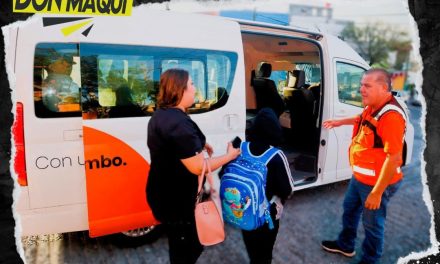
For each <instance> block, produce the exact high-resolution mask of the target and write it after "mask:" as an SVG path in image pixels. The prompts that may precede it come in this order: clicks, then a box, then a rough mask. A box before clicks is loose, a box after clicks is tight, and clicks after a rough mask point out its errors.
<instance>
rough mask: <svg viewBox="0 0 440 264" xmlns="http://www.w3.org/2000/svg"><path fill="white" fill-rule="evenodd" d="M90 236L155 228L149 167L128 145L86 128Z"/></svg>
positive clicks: (85, 146) (85, 149) (85, 153)
mask: <svg viewBox="0 0 440 264" xmlns="http://www.w3.org/2000/svg"><path fill="white" fill-rule="evenodd" d="M83 135H84V155H85V160H86V162H85V165H84V166H85V169H86V184H87V206H88V217H89V232H90V237H97V236H102V235H107V234H112V233H117V232H122V231H127V230H130V229H135V228H140V227H146V226H151V225H156V224H158V223H159V222H158V221H157V220H156V219H155V218H154V216H153V214H152V212H151V209H150V207H149V205H148V204H147V200H146V194H145V186H146V183H147V177H148V172H149V170H150V165H149V164H148V162H147V161H146V160H145V159H144V158H143V157H142V156H141V155H139V153H137V152H136V151H135V150H134V149H133V148H131V147H130V146H128V145H127V144H126V143H124V142H123V141H121V140H120V139H117V138H115V137H113V136H111V135H109V134H106V133H104V132H102V131H99V130H96V129H93V128H90V127H86V126H83Z"/></svg>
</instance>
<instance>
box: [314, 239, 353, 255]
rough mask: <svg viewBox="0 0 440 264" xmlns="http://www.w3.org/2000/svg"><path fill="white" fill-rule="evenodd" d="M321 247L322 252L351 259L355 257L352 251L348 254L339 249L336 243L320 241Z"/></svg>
mask: <svg viewBox="0 0 440 264" xmlns="http://www.w3.org/2000/svg"><path fill="white" fill-rule="evenodd" d="M321 246H322V248H323V249H324V250H326V251H328V252H331V253H339V254H342V255H344V256H346V257H350V258H351V257H353V256H354V255H356V252H355V251H354V250H353V251H352V252H348V251H345V250H343V249H342V248H341V247H339V245H338V243H337V242H336V241H322V242H321Z"/></svg>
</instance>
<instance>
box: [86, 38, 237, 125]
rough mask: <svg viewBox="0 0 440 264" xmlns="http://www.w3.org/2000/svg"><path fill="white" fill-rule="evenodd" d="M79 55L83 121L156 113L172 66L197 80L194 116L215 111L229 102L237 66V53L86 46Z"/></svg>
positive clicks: (146, 47)
mask: <svg viewBox="0 0 440 264" xmlns="http://www.w3.org/2000/svg"><path fill="white" fill-rule="evenodd" d="M80 51H81V66H82V68H81V76H82V81H83V90H82V109H83V116H84V118H114V117H129V116H143V115H151V114H152V113H153V112H154V110H155V108H156V95H157V93H158V89H159V81H160V75H161V74H162V72H164V71H166V70H168V69H171V68H181V69H185V70H187V71H188V72H189V73H190V76H191V79H192V80H193V82H194V86H195V87H196V98H195V103H194V105H193V106H192V107H191V108H190V109H189V113H190V114H191V113H193V114H195V113H203V112H208V111H211V110H214V109H216V108H219V107H221V106H223V105H224V104H226V102H227V100H228V95H229V94H230V92H231V87H232V81H233V76H234V73H235V68H236V64H237V54H235V53H232V52H224V51H213V50H196V49H184V48H174V47H173V48H167V47H148V46H131V45H110V44H81V47H80ZM115 112H117V114H115Z"/></svg>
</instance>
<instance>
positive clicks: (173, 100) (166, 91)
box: [157, 69, 189, 108]
mask: <svg viewBox="0 0 440 264" xmlns="http://www.w3.org/2000/svg"><path fill="white" fill-rule="evenodd" d="M188 79H189V73H188V72H187V71H185V70H182V69H169V70H167V71H165V72H164V73H162V75H161V76H160V84H159V94H158V96H157V106H158V107H159V108H168V107H174V106H176V105H178V104H179V103H180V101H181V100H182V97H183V92H184V91H185V90H186V85H187V83H188Z"/></svg>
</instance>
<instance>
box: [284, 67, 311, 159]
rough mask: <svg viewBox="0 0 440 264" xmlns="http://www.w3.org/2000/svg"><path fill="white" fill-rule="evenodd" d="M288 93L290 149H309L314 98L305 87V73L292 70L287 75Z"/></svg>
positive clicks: (286, 98)
mask: <svg viewBox="0 0 440 264" xmlns="http://www.w3.org/2000/svg"><path fill="white" fill-rule="evenodd" d="M287 84H288V87H287V88H288V89H289V90H288V93H287V94H286V93H285V94H286V95H287V96H286V97H285V100H286V106H287V109H288V110H289V112H290V128H291V129H290V135H289V137H290V141H291V145H292V147H294V148H296V149H299V150H306V149H308V148H309V147H310V148H311V147H312V146H311V145H312V144H311V142H312V141H313V135H314V134H315V133H314V130H315V129H314V128H315V120H314V113H313V108H314V104H315V97H314V96H313V93H312V91H311V90H309V89H307V88H306V85H305V72H304V71H302V70H294V71H291V72H289V73H288V80H287Z"/></svg>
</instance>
